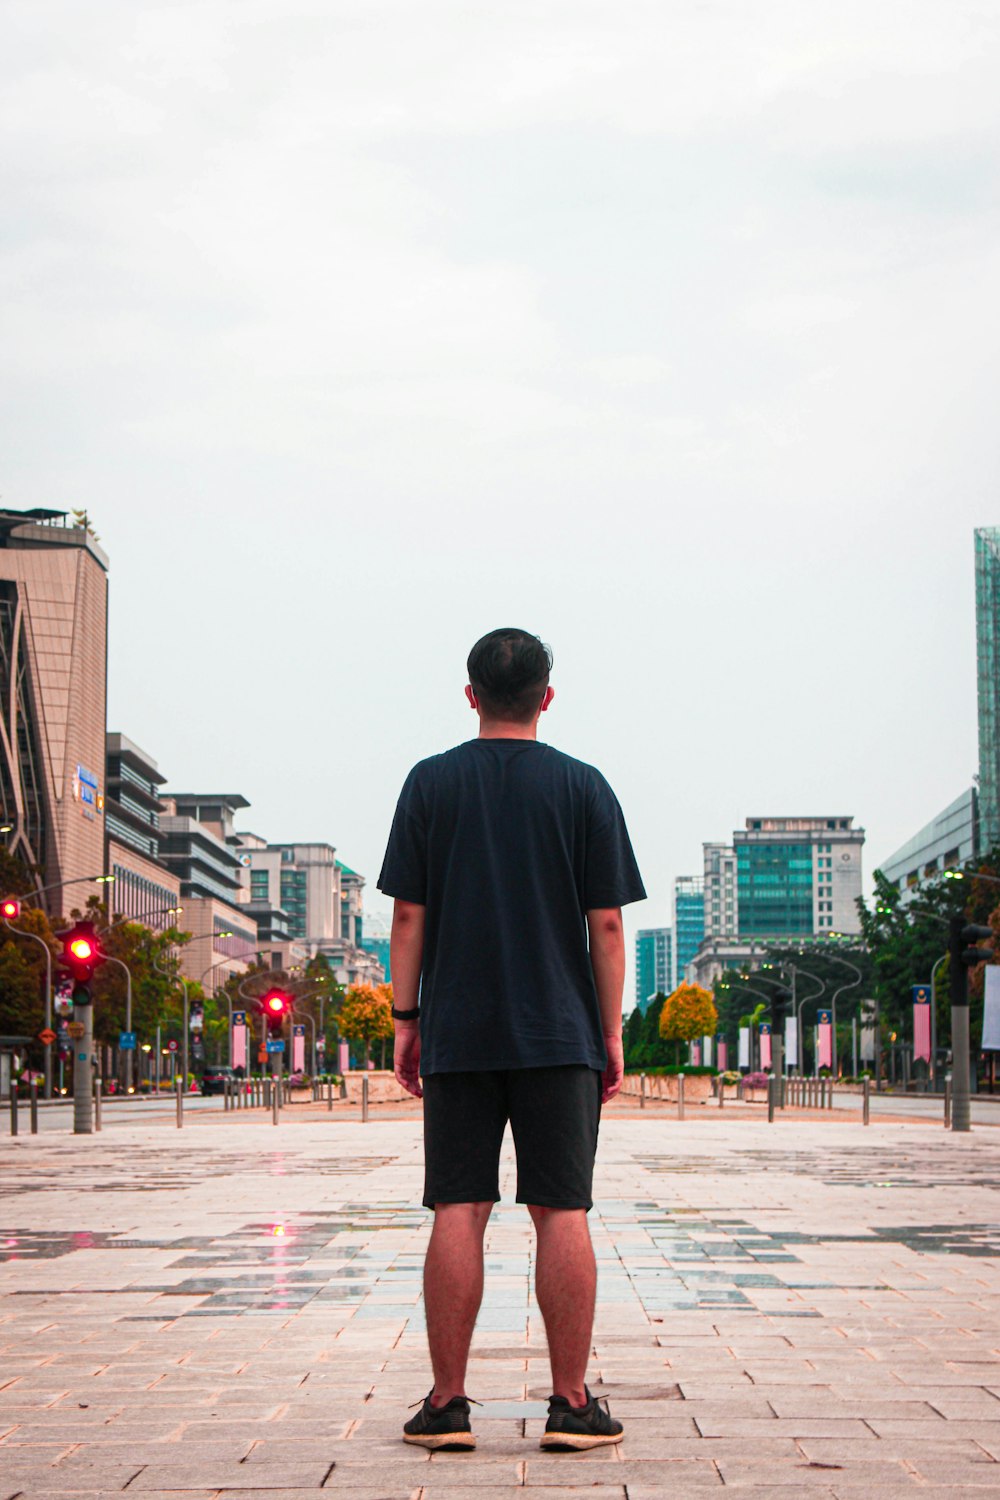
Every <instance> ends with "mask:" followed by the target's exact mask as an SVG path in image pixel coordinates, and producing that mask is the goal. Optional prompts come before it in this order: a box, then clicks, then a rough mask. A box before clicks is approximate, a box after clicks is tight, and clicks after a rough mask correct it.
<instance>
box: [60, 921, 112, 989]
mask: <svg viewBox="0 0 1000 1500" xmlns="http://www.w3.org/2000/svg"><path fill="white" fill-rule="evenodd" d="M58 936H59V937H61V938H62V945H63V951H62V956H61V957H60V960H59V962H60V963H61V964H62V966H63V968H64V969H66V970H68V972H69V973H70V974H71V975H72V976H73V981H74V983H73V1004H74V1005H89V1004H90V1001H91V998H92V997H91V992H90V982H91V980H92V979H93V977H94V970H95V969H96V968H97V966H98V965H99V964H102V963H103V962H104V958H105V955H104V954H103V953H102V951H101V943H100V939H99V938H98V936H97V932H96V931H95V928H94V924H93V922H77V924H76V926H75V927H71V928H69V930H68V931H67V932H60V933H59V934H58Z"/></svg>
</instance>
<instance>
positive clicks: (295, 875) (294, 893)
mask: <svg viewBox="0 0 1000 1500" xmlns="http://www.w3.org/2000/svg"><path fill="white" fill-rule="evenodd" d="M237 837H238V839H239V840H240V848H241V853H242V854H243V855H244V856H248V857H249V879H250V900H251V906H252V907H253V908H254V909H255V910H256V909H257V908H258V907H259V906H261V905H267V906H269V907H271V908H273V907H280V909H281V911H282V912H283V913H284V914H285V915H286V917H287V923H288V931H289V933H290V936H291V938H292V939H293V940H294V941H296V942H297V943H299V944H300V945H301V946H302V948H303V950H304V951H305V952H307V953H309V954H317V953H319V954H322V955H323V956H324V957H325V958H327V959H328V960H329V961H330V965H331V967H332V968H333V971H334V973H335V974H336V976H337V979H338V980H339V982H340V983H341V984H358V983H368V984H380V983H381V982H382V979H383V973H384V971H383V968H382V965H381V964H380V963H379V961H378V958H377V957H376V956H375V954H374V953H372V952H369V951H367V950H366V949H365V948H364V947H363V946H362V937H363V933H364V914H363V894H362V893H363V891H364V886H365V881H364V877H363V876H361V875H359V874H358V873H357V872H356V871H355V870H352V869H351V868H350V866H348V865H345V864H343V863H341V862H340V861H339V860H338V859H337V853H336V850H335V848H334V846H333V845H332V844H326V843H301V844H297V843H292V844H271V843H265V841H264V840H263V839H260V838H258V837H257V836H256V835H255V834H241V835H237Z"/></svg>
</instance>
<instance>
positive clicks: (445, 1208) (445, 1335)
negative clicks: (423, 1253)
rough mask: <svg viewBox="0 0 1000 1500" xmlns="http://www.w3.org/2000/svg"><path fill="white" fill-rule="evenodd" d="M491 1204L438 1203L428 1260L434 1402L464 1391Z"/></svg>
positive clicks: (426, 1276) (426, 1279) (479, 1299)
mask: <svg viewBox="0 0 1000 1500" xmlns="http://www.w3.org/2000/svg"><path fill="white" fill-rule="evenodd" d="M492 1208H493V1204H492V1203H438V1204H436V1205H435V1210H434V1228H433V1229H432V1231H431V1241H430V1244H429V1245H428V1246H427V1259H426V1260H425V1261H424V1309H425V1312H426V1314H427V1342H428V1344H429V1345H430V1351H431V1368H432V1369H433V1371H434V1394H433V1396H432V1397H431V1405H432V1406H446V1405H447V1403H448V1402H449V1401H450V1400H451V1398H452V1396H464V1395H465V1369H466V1365H467V1364H468V1362H469V1347H470V1345H471V1343H472V1330H473V1329H474V1328H475V1326H476V1314H477V1313H478V1312H479V1304H480V1302H482V1300H483V1236H484V1234H485V1232H486V1224H487V1221H488V1219H489V1217H490V1212H491V1210H492Z"/></svg>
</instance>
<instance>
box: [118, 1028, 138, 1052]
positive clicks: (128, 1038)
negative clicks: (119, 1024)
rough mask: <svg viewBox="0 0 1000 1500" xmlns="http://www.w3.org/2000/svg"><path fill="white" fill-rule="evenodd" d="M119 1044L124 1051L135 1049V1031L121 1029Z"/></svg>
mask: <svg viewBox="0 0 1000 1500" xmlns="http://www.w3.org/2000/svg"><path fill="white" fill-rule="evenodd" d="M118 1045H119V1047H120V1048H121V1050H122V1051H123V1052H134V1051H135V1032H134V1031H121V1032H119V1034H118Z"/></svg>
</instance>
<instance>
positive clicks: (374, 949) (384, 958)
mask: <svg viewBox="0 0 1000 1500" xmlns="http://www.w3.org/2000/svg"><path fill="white" fill-rule="evenodd" d="M390 935H391V924H390V922H389V920H388V918H386V917H382V916H366V917H365V929H364V936H363V937H362V939H361V943H360V946H361V947H362V948H364V950H365V952H366V953H371V954H372V955H373V957H374V958H375V959H377V961H378V962H379V963H380V964H381V965H382V970H383V973H384V975H385V979H386V982H387V983H389V984H391V983H392V967H391V965H390V962H389V939H390Z"/></svg>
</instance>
